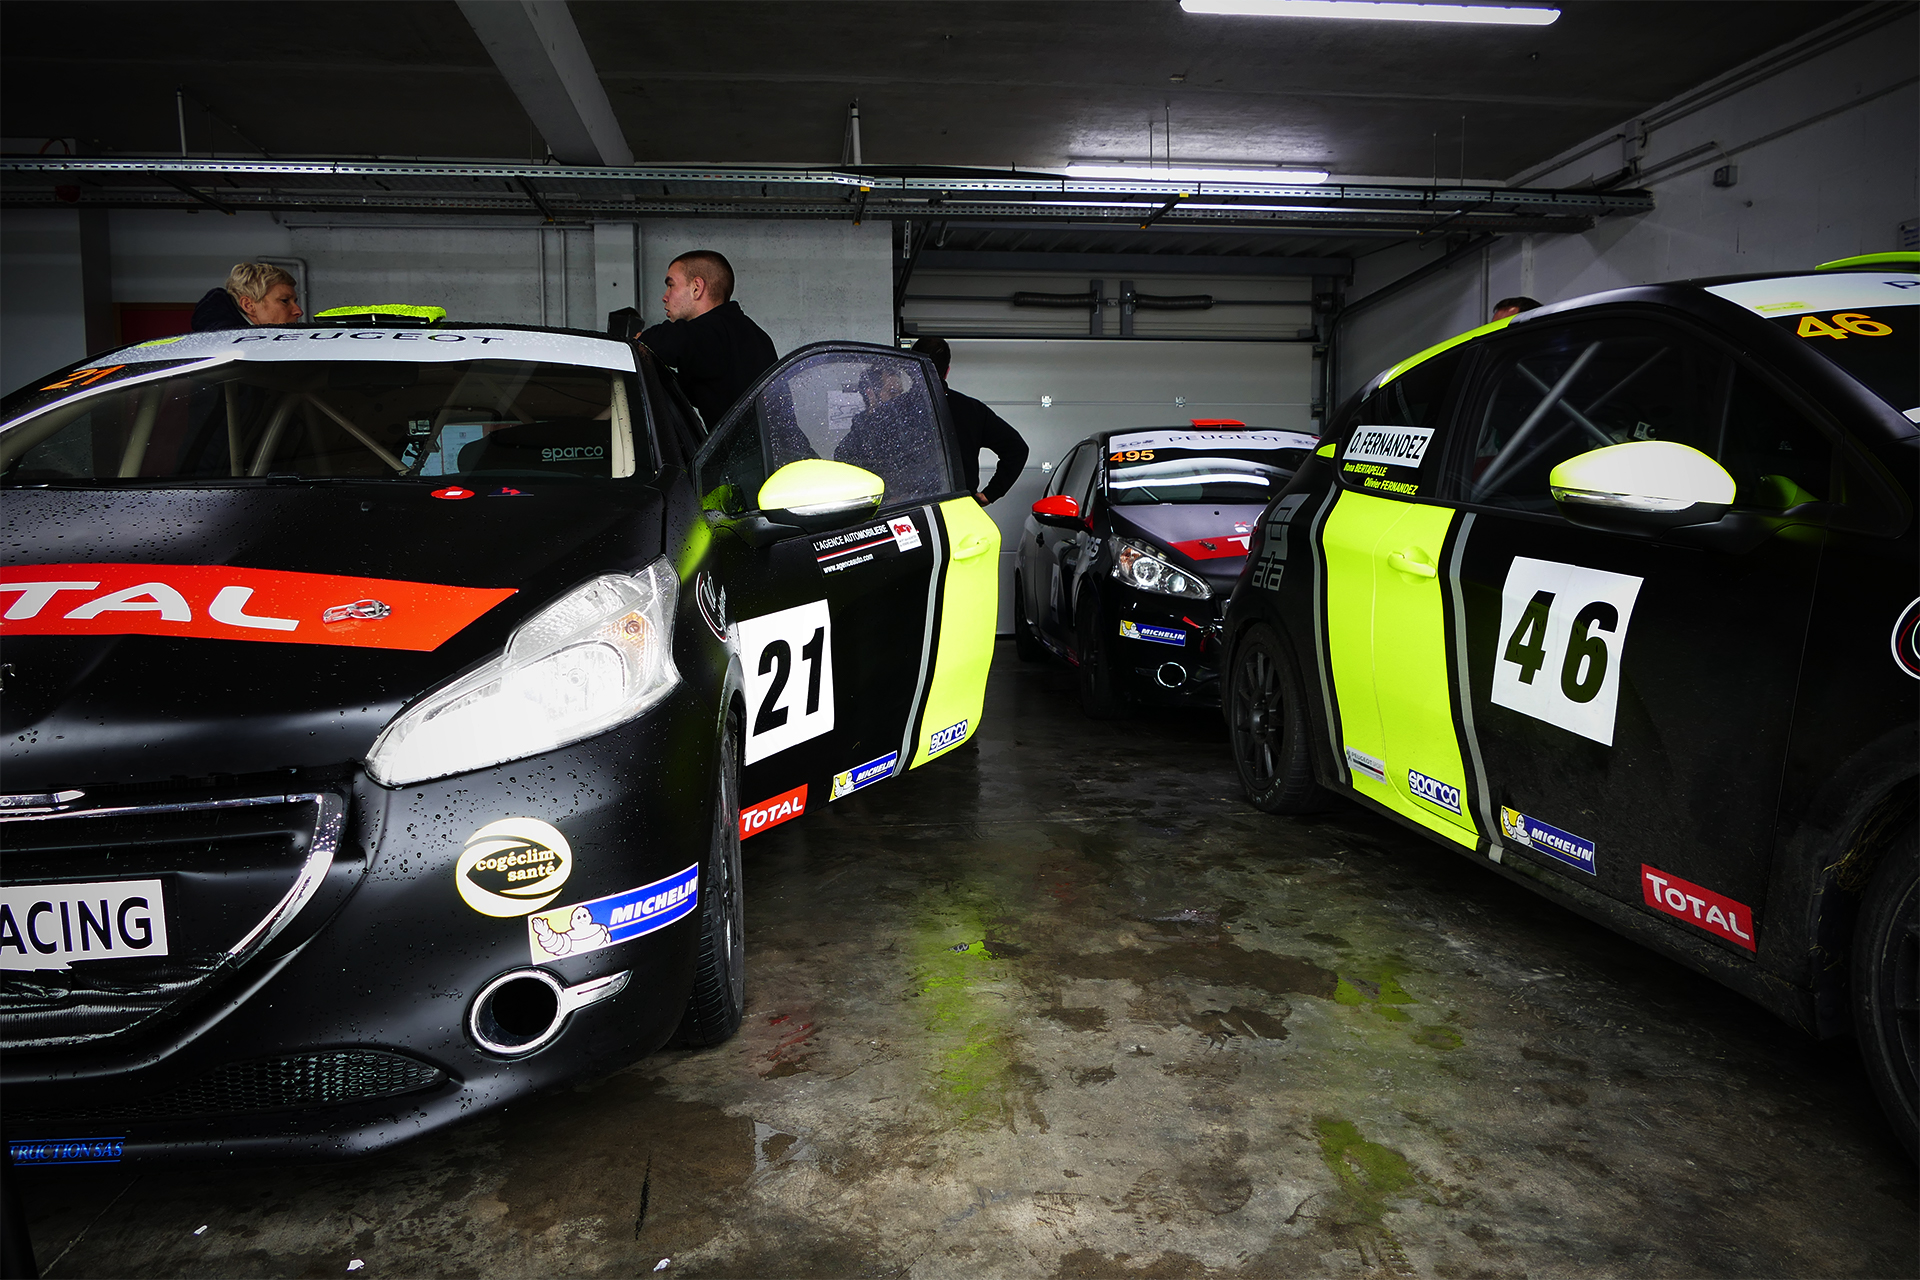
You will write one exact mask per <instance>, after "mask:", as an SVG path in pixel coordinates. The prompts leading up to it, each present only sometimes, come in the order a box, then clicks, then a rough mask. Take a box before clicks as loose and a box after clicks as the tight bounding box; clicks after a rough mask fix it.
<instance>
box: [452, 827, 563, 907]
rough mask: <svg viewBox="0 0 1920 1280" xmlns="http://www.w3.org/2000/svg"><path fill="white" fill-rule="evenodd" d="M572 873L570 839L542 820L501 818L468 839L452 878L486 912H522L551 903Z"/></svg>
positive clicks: (473, 904)
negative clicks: (568, 841)
mask: <svg viewBox="0 0 1920 1280" xmlns="http://www.w3.org/2000/svg"><path fill="white" fill-rule="evenodd" d="M572 874H573V850H572V849H571V848H569V847H568V845H567V838H566V837H565V836H563V835H561V834H560V832H559V831H558V830H556V829H555V828H554V827H552V826H551V825H549V824H548V823H545V822H542V821H540V820H539V819H538V818H501V819H500V820H499V821H497V822H489V823H488V824H487V825H486V826H484V827H482V828H480V829H479V830H478V831H476V832H474V833H473V834H472V835H470V836H468V837H467V847H466V848H465V849H463V850H462V851H461V853H460V860H459V862H457V863H456V864H454V869H453V880H454V884H455V885H456V886H457V887H458V888H459V890H460V897H461V898H462V899H464V900H465V902H466V904H467V905H468V906H470V907H472V908H473V909H474V910H475V911H478V912H479V913H480V914H481V915H485V916H498V917H500V918H502V919H505V918H508V917H510V916H524V915H526V914H527V913H528V912H530V911H538V910H540V908H542V907H544V906H546V905H547V904H548V903H550V902H552V901H553V900H554V899H555V898H557V897H559V896H560V890H561V889H562V888H564V887H565V886H566V883H567V877H568V876H570V875H572Z"/></svg>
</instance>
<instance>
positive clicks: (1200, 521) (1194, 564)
mask: <svg viewBox="0 0 1920 1280" xmlns="http://www.w3.org/2000/svg"><path fill="white" fill-rule="evenodd" d="M1265 509H1266V508H1265V507H1264V506H1263V505H1255V506H1242V505H1238V504H1234V503H1225V502H1217V503H1216V502H1193V503H1179V504H1173V503H1168V504H1165V505H1161V506H1138V507H1122V506H1112V507H1108V508H1107V510H1108V511H1110V512H1111V513H1112V520H1113V531H1114V532H1115V533H1117V534H1119V535H1120V536H1122V537H1129V536H1131V537H1140V538H1145V539H1146V540H1147V541H1149V542H1153V543H1157V544H1158V545H1160V546H1162V547H1165V548H1167V549H1168V550H1169V551H1172V552H1173V553H1174V555H1175V556H1176V557H1177V558H1178V563H1180V564H1181V565H1182V567H1188V566H1190V567H1191V568H1192V569H1193V570H1194V571H1195V572H1196V573H1198V574H1200V576H1201V577H1203V578H1205V579H1206V580H1207V582H1208V584H1209V585H1211V586H1212V587H1213V588H1214V589H1215V590H1216V591H1218V590H1220V589H1221V588H1222V587H1226V588H1229V589H1230V588H1231V587H1232V585H1233V582H1234V580H1235V579H1236V578H1238V577H1239V576H1240V566H1241V565H1242V564H1244V563H1246V559H1247V545H1248V541H1249V539H1250V538H1251V537H1252V536H1253V530H1254V528H1255V526H1256V525H1257V523H1258V522H1259V519H1260V513H1261V512H1262V511H1264V510H1265Z"/></svg>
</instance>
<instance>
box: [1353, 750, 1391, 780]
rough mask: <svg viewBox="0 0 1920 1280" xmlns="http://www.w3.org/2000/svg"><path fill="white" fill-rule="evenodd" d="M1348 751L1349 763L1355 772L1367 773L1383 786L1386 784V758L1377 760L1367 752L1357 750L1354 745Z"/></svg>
mask: <svg viewBox="0 0 1920 1280" xmlns="http://www.w3.org/2000/svg"><path fill="white" fill-rule="evenodd" d="M1346 751H1347V763H1348V764H1349V765H1350V766H1352V768H1353V771H1354V772H1355V773H1360V774H1365V775H1366V776H1367V777H1369V778H1372V779H1373V780H1374V781H1375V782H1378V783H1380V784H1381V785H1382V786H1385V785H1386V781H1387V765H1386V762H1385V761H1384V760H1376V759H1374V758H1373V757H1372V756H1370V755H1368V754H1367V753H1366V752H1364V751H1356V750H1354V749H1353V748H1352V747H1348V748H1347V749H1346Z"/></svg>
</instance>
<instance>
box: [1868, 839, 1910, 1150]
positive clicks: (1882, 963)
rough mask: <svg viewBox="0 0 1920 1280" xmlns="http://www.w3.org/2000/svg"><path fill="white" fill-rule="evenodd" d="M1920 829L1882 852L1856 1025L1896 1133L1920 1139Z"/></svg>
mask: <svg viewBox="0 0 1920 1280" xmlns="http://www.w3.org/2000/svg"><path fill="white" fill-rule="evenodd" d="M1917 831H1920V829H1917V828H1916V827H1915V825H1914V824H1913V823H1908V824H1907V829H1906V830H1905V831H1903V832H1902V833H1901V834H1900V837H1899V839H1898V840H1896V841H1895V842H1894V844H1893V846H1892V847H1891V848H1889V849H1888V850H1887V851H1886V853H1884V854H1883V855H1881V858H1880V865H1879V866H1877V867H1875V868H1874V872H1873V879H1872V880H1871V881H1869V882H1868V884H1867V891H1866V896H1865V898H1864V899H1863V900H1862V901H1861V904H1860V919H1859V922H1858V923H1857V924H1856V925H1855V926H1854V934H1853V1030H1854V1037H1855V1038H1856V1039H1857V1040H1858V1041H1859V1044H1860V1058H1861V1061H1862V1062H1863V1063H1864V1064H1865V1065H1866V1068H1867V1077H1868V1078H1869V1079H1870V1080H1872V1081H1873V1091H1874V1093H1875V1094H1876V1095H1877V1096H1878V1097H1879V1099H1880V1107H1881V1109H1882V1110H1883V1111H1885V1112H1886V1115H1887V1120H1888V1121H1889V1122H1890V1123H1891V1124H1892V1126H1893V1131H1894V1136H1895V1137H1896V1138H1898V1139H1899V1140H1900V1142H1901V1144H1902V1145H1903V1146H1905V1147H1906V1149H1907V1154H1908V1155H1909V1156H1914V1157H1916V1158H1920V1143H1916V1121H1915V1115H1916V1107H1917V1103H1916V1093H1917V1092H1920V1089H1917V1088H1916V1084H1915V1074H1916V1067H1920V920H1916V918H1915V915H1916V912H1917V911H1920V838H1916V832H1917Z"/></svg>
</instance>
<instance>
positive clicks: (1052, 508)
mask: <svg viewBox="0 0 1920 1280" xmlns="http://www.w3.org/2000/svg"><path fill="white" fill-rule="evenodd" d="M1033 518H1034V519H1035V520H1038V521H1039V522H1040V523H1041V524H1050V525H1052V526H1053V527H1054V528H1056V529H1084V528H1086V523H1087V522H1086V521H1085V520H1082V519H1081V518H1080V504H1079V502H1077V501H1076V500H1074V499H1072V498H1069V497H1068V496H1067V495H1066V494H1064V493H1056V494H1054V495H1053V496H1052V497H1051V498H1042V499H1040V501H1038V502H1036V503H1034V504H1033Z"/></svg>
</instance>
